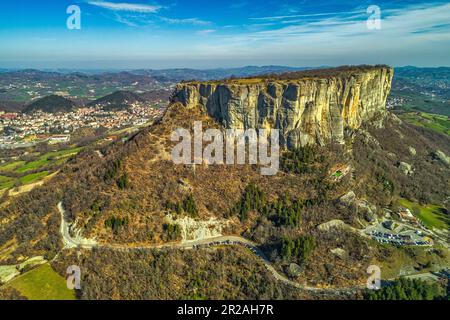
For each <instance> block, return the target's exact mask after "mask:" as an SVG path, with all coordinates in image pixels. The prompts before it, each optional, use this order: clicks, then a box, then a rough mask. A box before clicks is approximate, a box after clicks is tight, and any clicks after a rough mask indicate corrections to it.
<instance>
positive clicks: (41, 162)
mask: <svg viewBox="0 0 450 320" xmlns="http://www.w3.org/2000/svg"><path fill="white" fill-rule="evenodd" d="M82 149H83V148H81V147H80V148H69V149H64V150H58V151H51V152H48V153H45V154H43V155H40V156H39V158H37V160H34V161H30V162H26V161H14V162H10V163H7V164H4V165H2V166H0V172H15V173H17V174H19V177H17V178H10V177H6V176H2V175H0V190H4V189H10V188H12V187H13V186H14V185H15V184H16V182H19V183H20V184H21V185H26V184H30V183H34V182H37V181H39V180H41V179H43V178H45V177H46V176H48V175H49V174H50V173H51V172H52V169H53V167H54V166H58V165H61V164H64V163H65V162H66V161H67V160H68V159H69V158H70V157H71V156H73V155H76V154H77V153H78V152H80V151H81V150H82ZM46 169H47V170H46ZM35 170H36V171H37V170H44V171H40V172H37V173H31V174H27V172H30V171H35Z"/></svg>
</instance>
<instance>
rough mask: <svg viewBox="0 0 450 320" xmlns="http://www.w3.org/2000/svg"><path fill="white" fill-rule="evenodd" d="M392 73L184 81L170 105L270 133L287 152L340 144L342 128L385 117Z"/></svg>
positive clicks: (352, 70) (362, 70)
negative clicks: (272, 130)
mask: <svg viewBox="0 0 450 320" xmlns="http://www.w3.org/2000/svg"><path fill="white" fill-rule="evenodd" d="M393 74H394V71H393V69H392V68H391V67H388V66H359V67H340V68H333V69H320V70H315V71H306V72H293V73H286V74H282V75H268V76H262V77H254V78H244V79H229V80H223V81H207V82H196V81H192V82H184V83H181V84H179V85H178V86H177V88H176V90H175V93H174V95H173V101H176V102H181V103H182V104H183V105H184V106H185V107H187V108H191V107H194V106H197V105H201V106H202V107H204V108H205V110H206V111H207V112H208V114H209V115H210V116H212V117H213V118H214V119H216V120H217V121H218V122H220V123H221V124H222V125H223V126H224V127H225V128H240V129H247V128H266V129H270V128H276V129H279V130H280V143H281V144H282V145H283V146H285V147H288V148H295V147H298V146H303V145H307V144H320V145H324V144H326V143H329V142H331V141H335V142H338V143H343V142H344V131H345V129H347V128H350V129H358V128H359V127H360V126H361V124H362V123H364V122H370V121H371V120H373V119H375V118H377V117H380V116H383V115H384V114H385V113H386V99H387V97H388V95H389V92H390V89H391V83H392V77H393Z"/></svg>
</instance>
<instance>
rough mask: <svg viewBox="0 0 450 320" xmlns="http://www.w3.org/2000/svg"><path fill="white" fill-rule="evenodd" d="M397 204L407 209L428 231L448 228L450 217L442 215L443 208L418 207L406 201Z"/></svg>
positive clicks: (431, 206) (418, 205) (416, 204)
mask: <svg viewBox="0 0 450 320" xmlns="http://www.w3.org/2000/svg"><path fill="white" fill-rule="evenodd" d="M399 204H400V205H401V206H402V207H405V208H407V209H409V210H410V211H411V212H412V213H413V214H414V215H415V216H416V217H418V218H419V219H420V220H421V221H422V222H423V224H424V225H425V226H426V227H427V228H429V229H432V228H437V229H448V228H450V217H449V216H448V215H446V214H445V213H443V211H442V209H443V208H442V207H440V206H437V205H432V204H428V205H420V204H418V203H415V202H412V201H409V200H406V199H400V200H399Z"/></svg>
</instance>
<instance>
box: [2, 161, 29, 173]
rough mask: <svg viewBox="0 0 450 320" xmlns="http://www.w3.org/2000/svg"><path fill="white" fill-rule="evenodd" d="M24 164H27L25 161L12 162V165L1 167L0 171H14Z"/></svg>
mask: <svg viewBox="0 0 450 320" xmlns="http://www.w3.org/2000/svg"><path fill="white" fill-rule="evenodd" d="M24 164H25V161H14V162H10V163H7V164H5V165H2V166H0V171H3V172H8V171H13V170H14V169H16V168H17V167H20V166H22V165H24Z"/></svg>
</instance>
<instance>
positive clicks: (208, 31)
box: [197, 29, 216, 35]
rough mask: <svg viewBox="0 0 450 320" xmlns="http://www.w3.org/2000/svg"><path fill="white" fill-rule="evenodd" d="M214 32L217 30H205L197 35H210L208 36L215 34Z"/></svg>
mask: <svg viewBox="0 0 450 320" xmlns="http://www.w3.org/2000/svg"><path fill="white" fill-rule="evenodd" d="M214 32H216V30H215V29H205V30H199V31H197V34H199V35H208V34H211V33H214Z"/></svg>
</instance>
